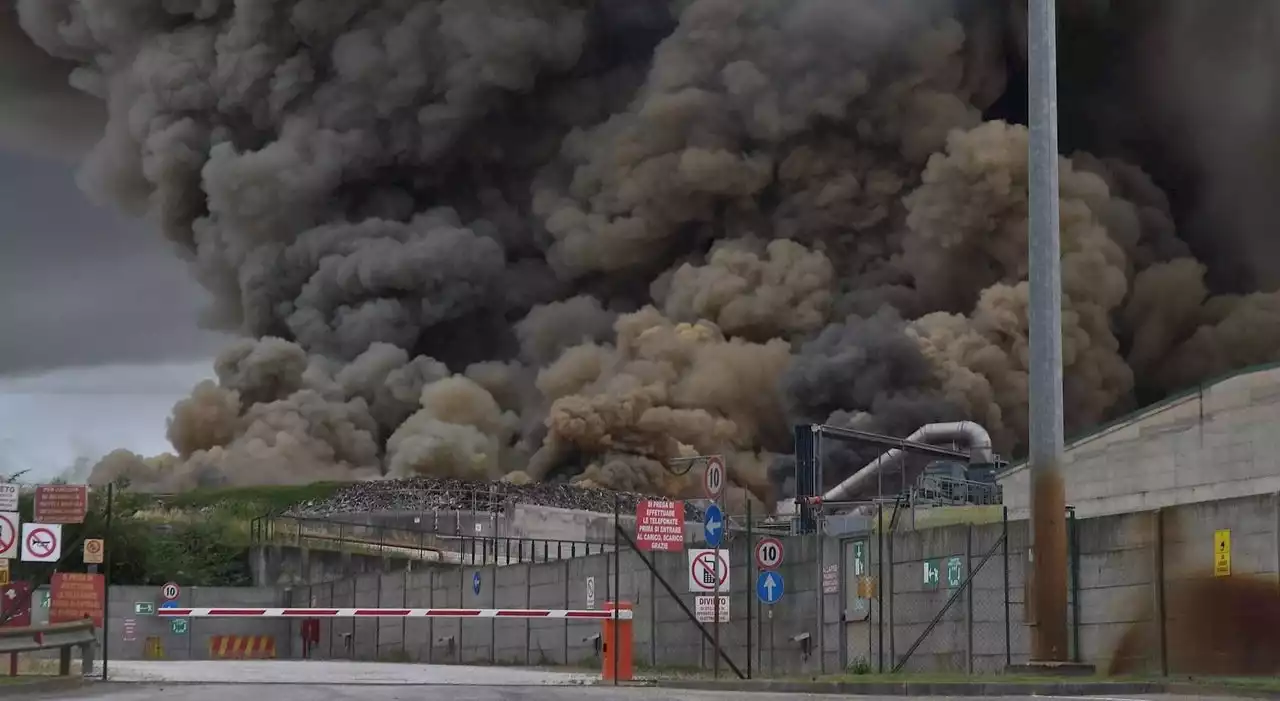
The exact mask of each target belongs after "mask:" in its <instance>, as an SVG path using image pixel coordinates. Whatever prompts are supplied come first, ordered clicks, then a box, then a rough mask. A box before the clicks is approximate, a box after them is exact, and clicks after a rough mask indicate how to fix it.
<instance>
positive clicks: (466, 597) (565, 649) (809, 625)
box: [293, 538, 840, 674]
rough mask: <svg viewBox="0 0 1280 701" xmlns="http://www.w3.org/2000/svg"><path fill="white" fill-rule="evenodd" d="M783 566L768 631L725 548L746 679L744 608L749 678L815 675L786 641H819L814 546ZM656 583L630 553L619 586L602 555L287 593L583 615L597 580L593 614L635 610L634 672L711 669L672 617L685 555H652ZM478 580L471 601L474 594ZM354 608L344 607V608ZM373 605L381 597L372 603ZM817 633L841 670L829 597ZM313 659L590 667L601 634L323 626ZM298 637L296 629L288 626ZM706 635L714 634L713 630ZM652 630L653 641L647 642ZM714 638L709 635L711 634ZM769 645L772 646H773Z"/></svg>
mask: <svg viewBox="0 0 1280 701" xmlns="http://www.w3.org/2000/svg"><path fill="white" fill-rule="evenodd" d="M785 543H786V549H787V562H786V563H785V564H784V566H783V568H782V573H783V575H784V576H785V577H786V582H787V584H786V586H787V595H786V598H785V599H784V602H783V604H781V605H779V606H778V607H776V609H777V610H776V611H775V615H774V618H773V619H772V624H770V621H769V620H768V619H764V618H763V617H762V614H764V613H765V609H766V608H767V607H764V606H762V605H760V604H759V603H758V601H757V600H756V595H755V582H754V576H753V575H752V574H751V573H749V572H748V562H747V559H746V558H747V549H746V543H745V539H740V540H739V542H736V543H734V544H733V546H732V547H731V555H730V561H731V566H732V573H731V575H730V577H731V584H732V589H733V590H732V591H731V592H729V593H728V596H730V598H731V601H730V613H731V619H732V622H731V623H728V624H725V625H723V626H721V630H720V638H721V640H722V641H723V642H724V643H725V647H726V649H727V651H728V653H729V655H730V656H731V658H732V659H733V661H734V662H735V663H736V664H738V665H739V666H740V667H742V668H744V669H745V666H746V664H747V646H746V640H747V629H748V623H747V615H748V614H747V608H748V607H751V617H752V621H751V624H750V628H751V637H752V639H753V644H752V649H753V651H754V652H755V653H756V657H755V658H753V660H752V666H753V667H755V668H766V667H769V666H770V665H772V668H773V669H774V670H775V672H776V673H779V674H781V673H784V672H802V671H813V670H816V669H817V665H818V657H817V656H816V655H814V656H811V657H810V658H809V659H807V660H806V659H804V658H803V656H802V655H801V654H800V648H799V645H798V644H796V643H794V642H792V641H791V640H790V638H791V637H792V636H794V635H797V634H799V633H805V632H807V633H810V634H811V635H812V636H813V637H814V639H815V640H816V638H817V628H818V624H817V620H818V618H817V617H818V595H817V591H818V588H817V586H816V585H815V584H816V582H818V581H819V575H818V570H817V567H818V562H817V557H816V552H817V548H818V545H819V542H818V541H817V540H815V539H812V538H808V539H793V538H792V539H786V540H785ZM836 545H837V544H836V543H835V542H834V541H829V542H828V543H826V557H827V558H829V561H834V560H830V558H833V557H835V555H836V554H837V551H836V550H835V548H836ZM651 555H652V558H653V560H652V561H653V563H654V565H655V569H656V574H655V573H654V572H650V571H649V569H648V568H647V567H646V566H645V565H644V564H643V562H642V561H641V559H640V556H639V555H637V554H636V553H634V552H629V551H628V552H623V553H620V555H619V558H618V559H619V562H620V571H621V573H622V575H621V577H617V576H616V575H613V576H608V577H607V576H606V571H609V572H612V569H613V566H614V565H613V559H612V557H611V556H608V555H596V556H591V557H581V558H576V559H571V560H562V561H558V562H549V563H536V564H523V565H508V566H503V567H495V566H488V567H481V568H472V567H461V568H454V569H451V570H445V569H439V570H435V571H431V572H417V573H396V574H387V575H382V576H381V577H379V576H377V575H367V576H363V577H356V578H354V579H352V580H346V581H339V582H329V583H325V584H318V585H314V586H310V587H298V588H295V589H294V590H293V596H294V597H295V598H294V602H295V605H301V603H302V602H307V603H308V604H310V605H315V606H321V607H323V606H351V605H353V604H354V605H357V606H375V605H381V606H391V607H398V606H408V607H415V606H421V607H456V606H462V607H480V608H504V607H506V608H551V609H564V608H587V607H588V599H587V579H588V577H591V578H594V580H595V600H594V608H597V609H600V608H603V606H604V602H605V601H608V600H609V599H611V598H613V597H614V596H616V595H617V593H618V592H619V591H620V594H621V598H622V600H624V601H630V602H632V603H633V605H634V606H635V609H636V620H635V622H634V624H633V627H634V638H633V639H634V643H635V646H634V654H635V659H636V662H637V663H638V664H641V665H650V666H652V665H659V666H664V667H698V666H705V667H708V668H709V667H712V666H714V664H715V661H714V660H715V658H714V655H713V654H712V650H713V647H712V646H711V644H709V643H708V641H707V640H705V639H704V638H703V636H702V634H701V632H700V630H699V629H698V627H697V626H696V625H695V624H693V623H692V622H690V620H689V618H688V616H687V615H686V614H685V613H684V612H683V611H682V610H681V608H680V604H679V603H677V602H676V598H678V599H679V600H680V601H681V602H683V603H684V604H685V605H686V606H688V607H689V609H690V610H692V609H693V607H694V595H692V594H689V593H688V558H687V555H686V554H685V553H653V554H651ZM477 573H479V575H480V578H481V585H480V593H479V594H478V595H477V594H476V593H475V591H474V588H473V586H472V582H473V577H474V576H475V574H477ZM664 580H665V581H666V582H667V583H668V584H669V585H670V586H671V587H672V588H673V589H674V590H675V591H676V593H677V594H678V596H677V597H676V598H672V597H671V596H670V595H669V594H668V593H667V592H666V590H665V589H664V587H663V584H662V582H663V581H664ZM353 596H354V597H355V598H354V599H353V598H352V597H353ZM378 597H381V598H378ZM824 601H825V604H826V609H827V610H826V621H827V625H826V626H825V628H826V633H827V638H828V640H829V650H828V653H827V663H828V669H836V665H838V664H839V646H838V635H839V623H838V622H839V616H840V611H839V608H838V606H837V603H838V595H836V594H831V595H827V596H826V597H824ZM321 625H322V630H321V644H320V649H319V650H317V651H316V656H318V657H321V658H344V659H411V660H417V661H423V662H435V663H443V662H456V663H477V662H497V663H504V664H592V663H593V660H595V659H596V656H597V651H596V649H595V643H594V641H593V640H592V638H593V636H596V635H598V634H599V633H600V632H601V624H600V623H599V622H573V621H564V620H558V621H551V620H547V621H527V620H513V621H505V620H494V619H487V620H465V619H464V620H451V619H427V620H408V621H404V620H384V621H383V622H382V623H381V624H375V623H372V622H365V621H356V622H354V623H353V622H351V621H333V622H328V621H322V624H321ZM295 628H296V625H295ZM709 628H712V629H713V628H714V627H713V626H711V627H709ZM655 631H656V634H655ZM710 632H712V633H714V631H713V630H712V631H710ZM771 636H772V637H771ZM655 641H656V644H655ZM723 668H724V669H725V671H726V673H728V666H727V664H725V666H724V667H723Z"/></svg>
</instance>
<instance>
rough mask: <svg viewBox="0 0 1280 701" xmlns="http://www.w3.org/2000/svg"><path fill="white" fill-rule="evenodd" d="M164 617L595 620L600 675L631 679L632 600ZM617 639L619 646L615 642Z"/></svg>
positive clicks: (167, 612)
mask: <svg viewBox="0 0 1280 701" xmlns="http://www.w3.org/2000/svg"><path fill="white" fill-rule="evenodd" d="M156 615H157V616H161V617H164V618H544V619H548V618H549V619H555V618H560V619H575V620H596V621H601V622H602V629H601V631H600V641H601V643H602V645H601V651H602V653H603V654H602V655H601V660H600V661H601V676H603V677H604V678H605V679H613V680H621V681H629V680H631V679H632V667H631V636H632V630H631V622H632V621H633V620H634V619H635V611H633V610H632V608H631V604H629V603H627V602H622V603H620V604H618V605H617V606H614V604H613V602H612V601H609V602H605V608H604V610H603V611H596V610H582V609H380V608H373V609H285V608H261V609H251V608H235V609H232V608H190V609H179V608H168V609H156ZM614 641H617V645H616V647H617V649H616V650H615V649H614V647H615V646H614V644H613V642H614Z"/></svg>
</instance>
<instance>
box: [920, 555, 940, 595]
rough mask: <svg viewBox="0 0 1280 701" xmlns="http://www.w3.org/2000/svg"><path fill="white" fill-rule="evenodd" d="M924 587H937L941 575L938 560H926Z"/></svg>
mask: <svg viewBox="0 0 1280 701" xmlns="http://www.w3.org/2000/svg"><path fill="white" fill-rule="evenodd" d="M923 564H924V587H925V588H926V589H937V588H938V580H939V578H940V575H941V568H940V567H938V562H937V561H936V560H925V561H924V563H923Z"/></svg>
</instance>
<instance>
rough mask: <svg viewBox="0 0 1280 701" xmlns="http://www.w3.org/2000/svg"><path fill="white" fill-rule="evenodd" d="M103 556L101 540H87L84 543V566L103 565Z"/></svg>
mask: <svg viewBox="0 0 1280 701" xmlns="http://www.w3.org/2000/svg"><path fill="white" fill-rule="evenodd" d="M102 556H103V545H102V539H101V538H85V541H84V564H86V565H101V564H102Z"/></svg>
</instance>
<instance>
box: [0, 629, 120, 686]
mask: <svg viewBox="0 0 1280 701" xmlns="http://www.w3.org/2000/svg"><path fill="white" fill-rule="evenodd" d="M97 645H98V640H97V638H96V637H95V636H94V634H93V621H91V620H88V619H85V620H84V621H75V622H73V623H52V624H49V625H46V626H30V627H27V628H0V654H2V653H8V654H9V676H11V677H16V676H18V653H21V652H41V651H44V650H57V651H58V674H60V675H62V676H64V677H65V676H68V675H70V674H71V648H73V647H78V648H80V655H81V658H80V660H81V663H80V666H81V672H82V673H83V674H85V675H89V674H93V660H94V656H95V654H94V653H95V649H96V648H97Z"/></svg>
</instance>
